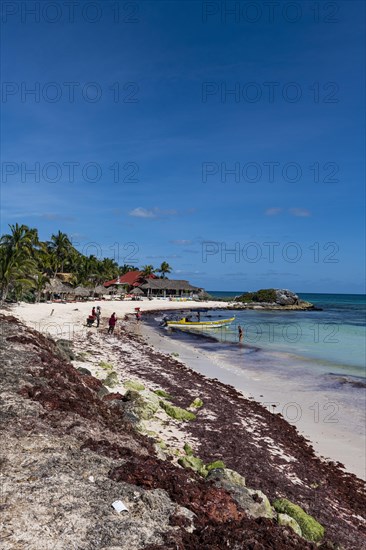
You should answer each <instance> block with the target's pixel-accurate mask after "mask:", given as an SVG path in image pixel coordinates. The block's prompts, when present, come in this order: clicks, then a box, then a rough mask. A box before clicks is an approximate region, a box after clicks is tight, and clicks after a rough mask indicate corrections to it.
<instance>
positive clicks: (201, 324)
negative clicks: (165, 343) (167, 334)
mask: <svg viewBox="0 0 366 550" xmlns="http://www.w3.org/2000/svg"><path fill="white" fill-rule="evenodd" d="M234 320H235V317H230V319H219V320H218V321H187V320H186V319H185V318H183V319H181V320H180V321H167V322H166V324H167V326H168V327H170V328H185V329H186V328H192V329H198V328H204V329H207V328H221V327H226V326H228V325H230V324H231V323H232V322H233V321H234Z"/></svg>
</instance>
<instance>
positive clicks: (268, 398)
mask: <svg viewBox="0 0 366 550" xmlns="http://www.w3.org/2000/svg"><path fill="white" fill-rule="evenodd" d="M143 333H144V335H145V336H146V338H147V340H148V342H149V343H150V344H151V345H152V346H153V347H154V348H155V349H158V350H159V351H161V352H163V353H175V354H179V356H178V360H180V361H182V362H183V363H184V364H186V365H188V366H189V367H190V368H192V369H193V370H195V371H196V372H199V373H201V374H203V375H205V376H208V377H210V378H216V379H218V380H220V382H223V383H224V384H230V385H231V386H234V387H235V388H236V389H237V390H239V391H241V392H242V393H243V395H245V396H246V397H249V398H254V399H255V400H256V401H257V402H259V403H261V404H263V405H264V406H265V407H266V408H267V409H268V410H269V411H271V412H276V413H281V414H282V415H283V416H284V417H285V418H286V420H287V421H288V422H289V423H290V424H292V425H294V426H296V428H297V429H298V430H299V432H300V433H301V434H302V435H303V436H304V437H305V438H306V439H308V440H309V441H311V444H312V445H313V447H314V449H315V450H316V451H317V453H318V454H319V456H322V457H324V458H327V459H329V460H333V461H335V462H338V461H339V462H341V463H342V464H344V465H345V467H346V470H347V471H349V472H352V473H354V474H356V475H357V476H358V477H360V478H361V479H365V478H366V457H365V440H364V437H362V435H360V434H357V433H355V432H354V431H353V430H350V426H351V425H353V426H354V425H355V419H354V418H353V417H352V411H347V410H346V409H345V408H342V407H341V406H340V407H336V406H335V403H336V400H335V398H334V397H333V395H332V392H331V391H328V392H320V391H318V392H316V393H314V391H312V390H306V389H305V388H302V387H299V385H298V384H296V383H295V382H294V381H291V380H286V381H285V382H284V380H283V378H280V377H276V376H275V375H274V374H273V372H271V373H270V374H268V373H266V372H263V371H260V372H259V371H258V372H256V373H254V372H253V371H252V370H250V371H246V370H245V369H242V368H238V367H235V366H233V365H230V364H229V363H228V362H227V361H225V358H223V357H222V355H216V354H215V353H210V352H209V351H202V350H201V349H198V348H197V347H195V346H194V345H192V344H187V343H185V342H181V341H177V340H171V339H170V338H169V336H166V335H164V333H163V332H162V331H159V332H158V331H156V330H154V329H152V328H151V327H146V326H143ZM273 405H276V406H275V407H273ZM329 412H335V414H334V418H333V417H331V416H330V415H328V417H327V415H326V414H325V413H329ZM327 419H329V420H334V422H332V421H329V422H328V421H327ZM357 420H358V423H359V425H360V426H361V429H362V419H357Z"/></svg>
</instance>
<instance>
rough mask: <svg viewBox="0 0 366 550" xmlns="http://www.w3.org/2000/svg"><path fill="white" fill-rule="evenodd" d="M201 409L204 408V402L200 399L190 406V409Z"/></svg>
mask: <svg viewBox="0 0 366 550" xmlns="http://www.w3.org/2000/svg"><path fill="white" fill-rule="evenodd" d="M201 407H203V401H202V399H200V398H199V397H196V399H195V400H194V401H192V403H191V404H190V405H189V408H190V409H200V408H201Z"/></svg>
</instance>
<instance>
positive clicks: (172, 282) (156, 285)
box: [141, 279, 200, 291]
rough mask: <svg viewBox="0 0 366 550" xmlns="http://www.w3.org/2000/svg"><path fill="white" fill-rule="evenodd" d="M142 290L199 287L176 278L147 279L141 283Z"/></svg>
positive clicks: (194, 289)
mask: <svg viewBox="0 0 366 550" xmlns="http://www.w3.org/2000/svg"><path fill="white" fill-rule="evenodd" d="M141 288H143V289H144V290H148V289H151V290H188V291H198V290H200V288H198V287H196V286H192V285H191V284H189V282H188V281H184V280H178V279H149V280H148V281H146V283H144V284H143V285H141Z"/></svg>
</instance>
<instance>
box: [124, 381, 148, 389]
mask: <svg viewBox="0 0 366 550" xmlns="http://www.w3.org/2000/svg"><path fill="white" fill-rule="evenodd" d="M123 385H124V387H125V388H126V389H127V390H136V391H142V390H144V389H145V386H144V385H143V384H141V382H138V381H137V380H126V381H125V382H123Z"/></svg>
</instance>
